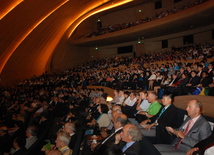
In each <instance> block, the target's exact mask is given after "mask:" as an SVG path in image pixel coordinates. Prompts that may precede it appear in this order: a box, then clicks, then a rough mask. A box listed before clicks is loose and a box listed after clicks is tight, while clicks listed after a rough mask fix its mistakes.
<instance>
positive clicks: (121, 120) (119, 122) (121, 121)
mask: <svg viewBox="0 0 214 155" xmlns="http://www.w3.org/2000/svg"><path fill="white" fill-rule="evenodd" d="M127 121H128V117H127V116H126V115H125V114H122V113H119V114H117V115H115V119H114V127H115V129H118V128H120V127H122V126H124V125H126V124H127Z"/></svg>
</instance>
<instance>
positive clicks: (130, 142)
mask: <svg viewBox="0 0 214 155" xmlns="http://www.w3.org/2000/svg"><path fill="white" fill-rule="evenodd" d="M121 140H122V141H123V142H125V145H123V146H122V145H121V144H122V143H121ZM140 140H142V134H141V132H140V130H139V128H138V127H137V126H136V125H134V124H126V125H125V126H124V127H123V131H122V132H121V133H120V134H117V135H116V140H115V144H118V147H119V148H121V150H122V152H123V154H124V155H125V154H135V155H140V154H142V150H141V143H140ZM121 146H122V147H121Z"/></svg>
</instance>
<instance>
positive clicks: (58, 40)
mask: <svg viewBox="0 0 214 155" xmlns="http://www.w3.org/2000/svg"><path fill="white" fill-rule="evenodd" d="M149 1H153V0H54V1H53V0H7V1H6V0H4V1H0V39H1V42H0V47H1V48H0V73H1V74H0V79H1V84H9V83H8V82H10V83H11V82H17V81H14V79H15V80H20V79H24V78H29V77H31V76H33V75H40V74H42V73H43V72H45V71H47V70H50V68H54V67H56V68H63V67H65V65H64V63H69V64H72V63H73V62H74V61H76V62H78V61H80V60H78V59H77V58H76V57H80V58H81V60H87V56H88V55H87V54H88V53H87V51H86V52H84V47H81V46H84V45H86V46H88V45H89V44H92V43H94V44H95V43H97V42H100V41H101V42H103V40H102V36H98V37H95V40H93V39H92V40H90V41H88V40H87V39H86V41H85V40H84V41H82V40H77V42H75V40H73V41H72V40H71V39H70V40H69V37H70V36H71V35H72V34H73V32H74V30H75V29H76V28H77V27H78V25H79V24H80V23H81V22H83V21H84V20H85V19H87V18H89V17H91V16H92V15H94V14H97V13H100V12H102V11H105V10H108V9H109V10H111V11H116V10H119V9H124V8H128V7H132V6H135V5H139V4H142V3H146V2H149ZM129 2H131V3H129ZM126 3H127V4H126ZM209 3H211V4H212V8H211V7H208V8H211V11H209V12H205V14H206V15H207V14H210V15H209V18H207V17H208V16H205V14H203V15H202V16H201V17H200V19H203V18H204V17H206V18H207V20H209V21H213V20H210V17H212V15H213V10H214V9H213V1H209ZM117 6H120V7H117ZM209 10H210V9H209ZM196 12H197V10H196ZM197 16H200V15H197ZM206 18H204V19H206ZM183 19H184V18H183ZM183 19H181V20H180V23H182V22H181V21H182V20H183ZM186 20H188V18H187V19H186ZM192 22H194V19H193V20H192ZM163 23H165V21H164V19H163ZM197 23H199V24H198V25H200V23H203V22H197ZM163 28H164V27H163ZM154 29H156V28H153V29H151V30H150V31H148V30H149V29H147V30H144V31H142V32H141V33H142V34H141V35H143V33H144V32H146V31H147V32H152V31H153V30H154ZM141 30H142V28H140V29H139V30H137V29H136V30H134V29H133V30H131V31H133V32H131V31H130V32H131V33H130V35H129V37H124V34H125V36H127V34H126V33H123V30H122V31H121V32H118V33H117V34H116V35H115V34H114V33H112V34H109V35H110V36H109V37H107V38H109V39H107V40H105V41H104V42H106V43H108V44H111V43H112V42H111V41H112V40H114V43H115V42H121V41H129V40H123V39H124V38H130V39H134V38H135V37H136V35H137V34H139V31H141ZM162 31H163V32H165V30H164V29H162ZM120 33H122V35H120ZM157 33H158V32H157ZM118 36H119V37H118ZM121 36H122V37H121ZM99 37H101V38H99ZM112 38H113V39H112ZM97 39H98V40H97ZM121 39H122V40H121ZM68 40H69V41H70V43H69V41H68ZM99 40H100V41H99ZM91 41H92V42H91ZM72 42H74V44H76V45H77V44H79V46H80V47H76V46H72V45H71V43H72ZM80 48H83V49H82V52H81V49H80ZM75 50H76V53H74V52H73V51H75ZM56 62H57V63H56ZM48 65H49V66H48ZM56 70H57V69H56Z"/></svg>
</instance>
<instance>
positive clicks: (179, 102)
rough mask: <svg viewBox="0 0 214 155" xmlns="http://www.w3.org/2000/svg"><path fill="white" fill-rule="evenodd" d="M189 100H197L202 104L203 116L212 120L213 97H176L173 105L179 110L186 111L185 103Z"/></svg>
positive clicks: (213, 116)
mask: <svg viewBox="0 0 214 155" xmlns="http://www.w3.org/2000/svg"><path fill="white" fill-rule="evenodd" d="M191 99H197V100H199V101H201V102H202V103H203V114H204V115H205V116H208V117H212V118H214V97H213V96H203V95H185V96H176V97H175V101H174V105H175V106H176V107H177V108H180V109H184V110H185V109H186V107H187V103H188V102H189V101H190V100H191Z"/></svg>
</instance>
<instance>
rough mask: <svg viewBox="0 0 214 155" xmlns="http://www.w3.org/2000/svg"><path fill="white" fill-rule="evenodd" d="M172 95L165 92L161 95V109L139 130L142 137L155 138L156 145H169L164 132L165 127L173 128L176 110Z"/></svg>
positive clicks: (167, 136) (166, 134)
mask: <svg viewBox="0 0 214 155" xmlns="http://www.w3.org/2000/svg"><path fill="white" fill-rule="evenodd" d="M173 101H174V95H173V94H172V93H170V92H166V93H164V95H163V99H162V104H163V107H162V108H161V109H160V110H159V112H158V113H157V114H156V115H155V116H153V117H151V118H150V119H149V120H150V121H149V123H148V124H147V125H145V127H144V128H140V130H141V132H142V134H143V135H144V136H149V137H156V140H157V143H161V144H162V143H166V144H169V143H170V142H171V141H170V139H171V136H170V135H169V134H168V133H167V131H166V130H165V128H166V126H171V127H175V122H176V120H175V119H176V113H177V108H176V107H175V106H174V105H173V104H172V103H173Z"/></svg>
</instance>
